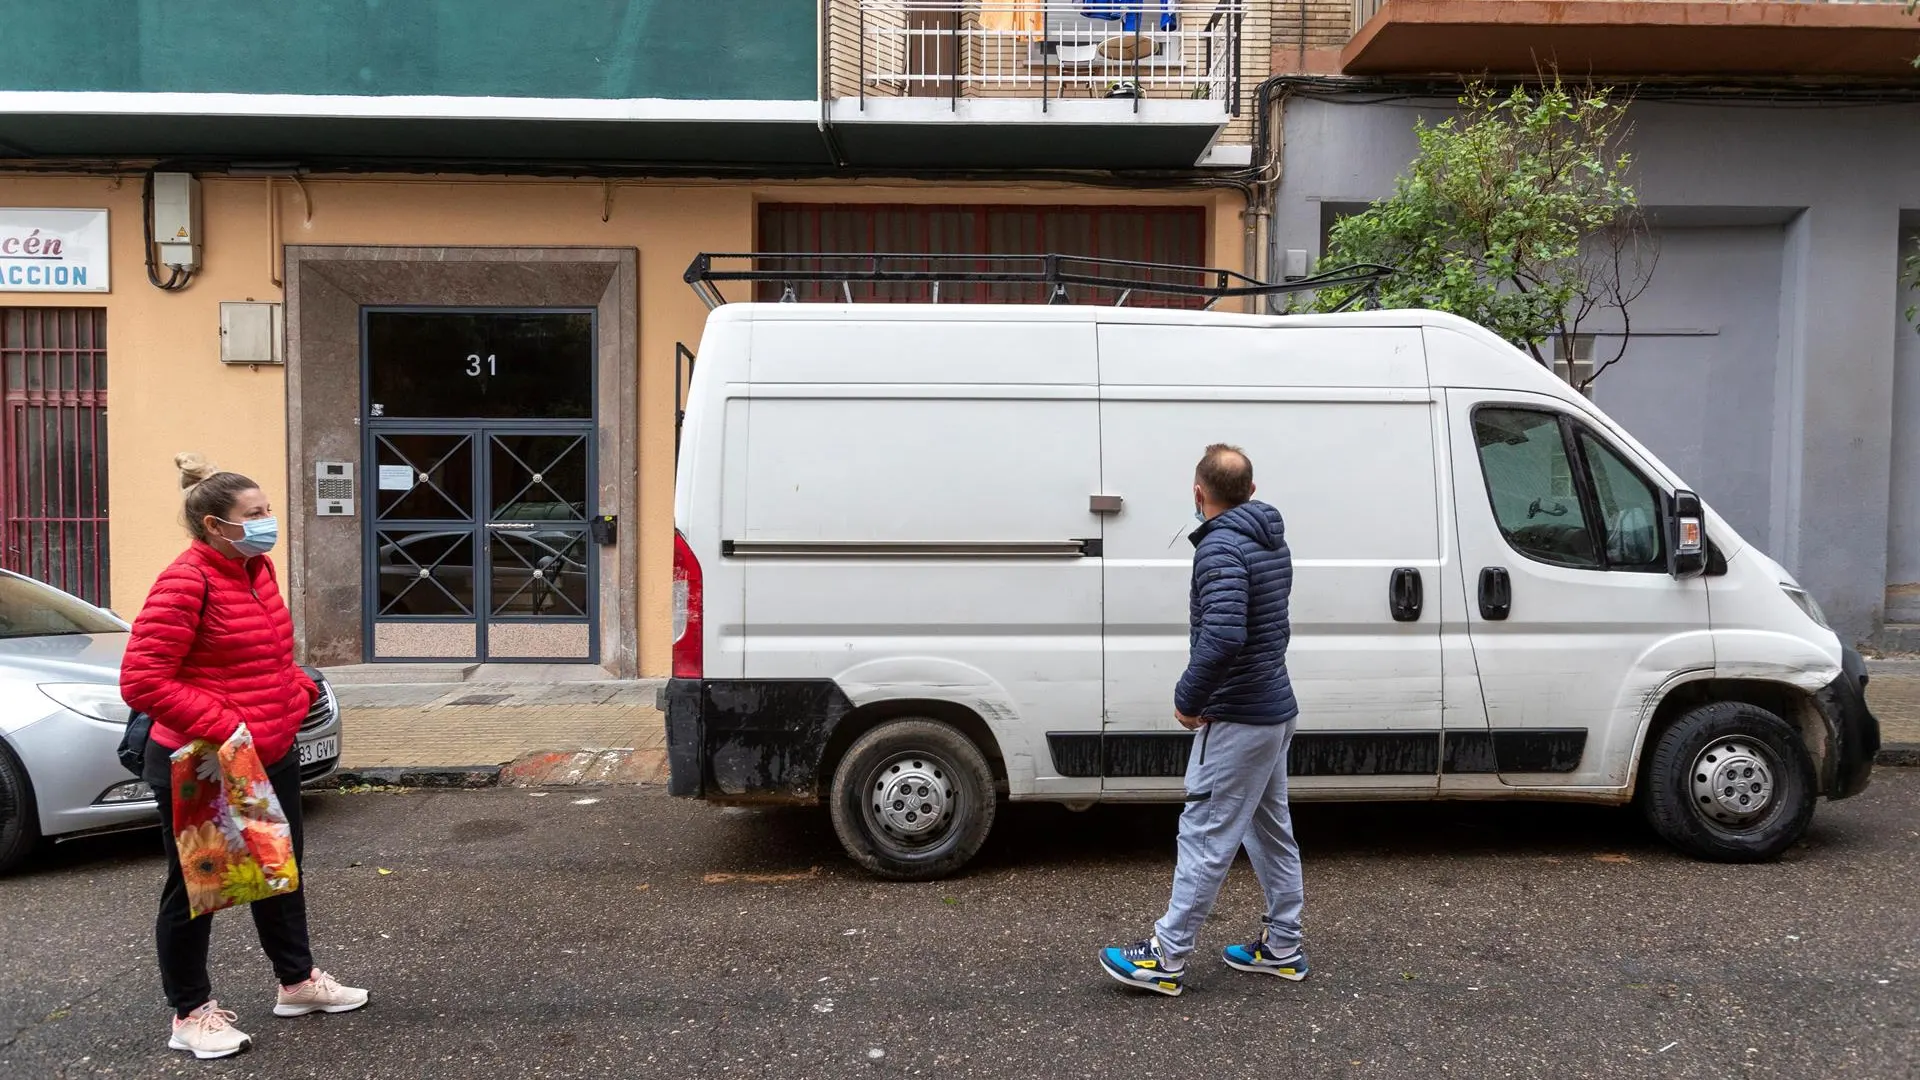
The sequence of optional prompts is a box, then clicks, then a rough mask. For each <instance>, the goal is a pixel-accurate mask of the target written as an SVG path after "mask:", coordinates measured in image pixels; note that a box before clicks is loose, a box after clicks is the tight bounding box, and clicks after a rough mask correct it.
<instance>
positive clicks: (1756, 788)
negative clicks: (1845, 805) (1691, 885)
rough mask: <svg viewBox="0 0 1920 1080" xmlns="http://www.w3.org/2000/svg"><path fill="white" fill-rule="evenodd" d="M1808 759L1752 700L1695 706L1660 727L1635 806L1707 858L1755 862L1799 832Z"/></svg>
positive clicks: (1804, 820) (1805, 818) (1678, 843)
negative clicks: (1665, 727) (1664, 728)
mask: <svg viewBox="0 0 1920 1080" xmlns="http://www.w3.org/2000/svg"><path fill="white" fill-rule="evenodd" d="M1815 798H1816V783H1815V779H1814V771H1813V758H1812V757H1811V756H1809V755H1808V753H1807V748H1806V747H1805V746H1804V745H1803V744H1802V743H1801V741H1800V734H1799V732H1796V731H1795V730H1793V728H1792V727H1791V726H1789V725H1788V724H1787V722H1786V721H1785V720H1782V719H1780V717H1778V716H1776V715H1774V714H1773V713H1771V712H1768V711H1767V710H1765V709H1762V708H1760V707H1759V706H1756V705H1749V704H1747V703H1745V702H1740V701H1721V702H1715V703H1714V704H1711V705H1702V706H1700V707H1699V708H1697V709H1694V710H1692V711H1691V712H1688V713H1687V714H1686V715H1684V716H1682V717H1680V719H1678V720H1676V721H1675V722H1674V723H1673V724H1672V726H1670V727H1668V728H1667V730H1666V731H1664V732H1662V733H1661V735H1660V739H1659V741H1658V742H1657V743H1656V744H1655V745H1654V747H1653V753H1652V755H1651V757H1650V758H1649V760H1648V764H1647V772H1646V784H1645V786H1644V787H1643V789H1642V791H1641V796H1640V802H1641V808H1642V810H1643V811H1644V812H1645V813H1646V816H1647V821H1648V823H1649V824H1651V825H1652V826H1653V829H1654V831H1655V832H1657V833H1659V834H1660V835H1661V836H1662V837H1663V838H1665V839H1666V841H1667V842H1668V843H1670V844H1672V845H1673V846H1675V847H1677V848H1679V849H1680V850H1682V851H1684V852H1686V853H1687V854H1689V855H1693V856H1696V857H1698V858H1702V859H1709V860H1712V861H1714V862H1761V861H1764V860H1767V859H1771V858H1774V857H1775V856H1777V855H1779V854H1780V853H1781V852H1783V851H1785V850H1787V848H1789V847H1791V846H1793V844H1794V843H1795V842H1797V841H1798V840H1799V839H1800V838H1801V837H1802V836H1804V835H1806V831H1807V825H1808V823H1810V822H1811V821H1812V820H1813V804H1814V800H1815Z"/></svg>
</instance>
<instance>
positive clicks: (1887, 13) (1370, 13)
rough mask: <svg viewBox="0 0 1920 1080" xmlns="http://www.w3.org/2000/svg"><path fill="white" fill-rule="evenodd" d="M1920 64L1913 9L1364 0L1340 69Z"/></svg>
mask: <svg viewBox="0 0 1920 1080" xmlns="http://www.w3.org/2000/svg"><path fill="white" fill-rule="evenodd" d="M1916 55H1920V20H1916V19H1915V18H1914V17H1913V16H1912V15H1910V14H1908V13H1907V11H1906V0H1840V2H1823V0H1813V2H1805V3H1781V2H1773V0H1710V2H1696V0H1355V3H1354V37H1353V39H1352V41H1350V42H1349V43H1348V44H1347V46H1346V48H1345V49H1344V50H1342V51H1341V53H1340V68H1341V70H1342V71H1344V72H1345V73H1347V74H1349V75H1424V74H1434V73H1443V72H1444V73H1458V72H1488V73H1491V74H1496V75H1530V74H1534V73H1536V72H1538V71H1540V70H1541V69H1542V68H1544V67H1548V66H1557V67H1558V68H1559V70H1561V71H1562V72H1566V73H1569V74H1576V75H1579V76H1581V77H1584V76H1586V75H1588V74H1593V75H1596V76H1632V77H1648V76H1662V75H1666V76H1720V77H1758V78H1769V77H1771V78H1780V77H1787V78H1821V77H1825V78H1845V79H1881V80H1890V81H1894V80H1897V81H1912V80H1914V79H1915V78H1916V77H1920V73H1916V72H1915V70H1914V68H1913V66H1912V61H1913V58H1914V57H1915V56H1916Z"/></svg>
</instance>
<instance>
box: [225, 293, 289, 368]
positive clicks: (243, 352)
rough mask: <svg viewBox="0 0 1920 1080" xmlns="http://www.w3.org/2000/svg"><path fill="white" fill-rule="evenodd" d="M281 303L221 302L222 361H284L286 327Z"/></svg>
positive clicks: (233, 362) (250, 362)
mask: <svg viewBox="0 0 1920 1080" xmlns="http://www.w3.org/2000/svg"><path fill="white" fill-rule="evenodd" d="M284 317H285V316H284V314H283V313H282V311H281V307H280V305H279V304H258V303H254V302H252V301H248V302H246V303H240V302H238V301H223V302H222V303H221V304H220V362H221V363H223V364H284V363H286V360H287V357H286V350H285V348H284V346H283V344H282V343H283V342H284V341H285V340H286V336H287V335H286V326H285V324H284V323H283V322H282V319H283V318H284Z"/></svg>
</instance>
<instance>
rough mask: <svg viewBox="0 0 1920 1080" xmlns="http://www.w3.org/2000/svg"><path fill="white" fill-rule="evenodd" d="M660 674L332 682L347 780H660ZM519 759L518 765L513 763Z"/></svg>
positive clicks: (663, 759)
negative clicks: (437, 774)
mask: <svg viewBox="0 0 1920 1080" xmlns="http://www.w3.org/2000/svg"><path fill="white" fill-rule="evenodd" d="M660 685H661V680H657V679H654V680H637V681H598V682H560V683H528V682H511V683H505V682H498V683H455V684H448V683H405V684H355V683H342V684H338V685H336V686H335V687H334V693H335V695H336V696H337V697H338V698H339V699H340V708H341V712H342V729H343V735H342V739H343V743H344V745H343V746H342V748H341V769H342V772H343V773H345V774H349V775H346V776H344V777H343V780H344V782H347V783H352V782H353V781H355V780H386V781H387V782H396V777H397V776H398V775H399V774H424V773H427V772H431V771H441V772H448V773H454V772H463V771H464V772H465V773H466V774H467V776H468V778H467V779H464V780H459V779H455V780H443V781H440V782H445V783H487V782H491V779H490V778H489V777H490V774H491V773H493V772H495V771H497V770H498V769H499V768H500V767H501V766H508V767H509V771H508V775H507V777H506V780H507V781H508V782H516V781H517V782H524V783H535V784H544V783H595V782H637V783H650V782H660V781H663V780H664V778H665V770H666V757H667V742H666V728H665V726H664V724H663V722H662V718H661V716H660V713H659V712H658V711H657V710H656V709H654V707H653V699H654V692H655V690H657V689H658V688H659V686H660ZM516 763H517V764H516Z"/></svg>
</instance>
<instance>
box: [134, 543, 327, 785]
mask: <svg viewBox="0 0 1920 1080" xmlns="http://www.w3.org/2000/svg"><path fill="white" fill-rule="evenodd" d="M319 693H320V691H319V690H318V689H317V688H316V687H315V686H314V685H313V680H312V679H309V678H308V677H307V673H306V672H304V671H302V670H300V666H299V665H298V664H295V663H294V662H293V617H292V616H291V615H289V614H287V605H286V604H285V602H283V601H282V600H281V599H280V587H279V583H278V582H277V581H276V580H275V578H274V574H273V561H272V560H271V559H268V558H267V557H266V556H264V555H262V556H256V557H254V558H251V559H246V560H240V559H230V558H227V557H226V556H225V555H222V554H220V553H219V552H217V551H215V550H214V549H213V548H211V547H209V546H207V545H206V544H204V543H201V542H200V541H198V540H196V541H194V543H193V546H192V547H190V548H188V549H187V550H186V551H185V552H184V553H182V554H181V556H180V557H179V558H177V559H175V560H173V565H171V566H169V567H167V568H166V570H165V571H163V572H162V573H161V575H160V580H158V581H156V582H154V583H153V591H152V592H150V593H148V594H147V604H146V606H145V607H144V608H141V609H140V617H139V618H137V619H135V620H134V621H133V636H132V638H131V639H129V640H128V642H127V652H126V656H125V657H124V658H123V659H122V660H121V661H120V696H121V698H123V699H124V700H125V701H126V703H127V706H128V707H129V708H131V709H133V710H135V711H137V712H143V713H146V714H147V715H148V716H151V717H153V740H154V741H155V742H157V743H159V744H160V745H161V746H164V747H166V748H167V749H169V750H178V749H180V748H181V747H183V746H185V745H187V743H189V742H191V741H193V740H194V739H212V740H214V741H215V742H223V741H225V740H226V738H227V737H228V736H230V735H232V734H233V732H234V729H235V728H237V727H239V726H240V724H242V723H245V724H246V725H247V730H248V731H250V732H252V733H253V742H254V748H255V749H256V750H258V751H259V753H260V760H261V761H262V762H264V763H265V764H268V765H271V764H273V763H274V762H277V761H279V760H280V759H281V758H282V757H284V756H285V755H286V753H287V751H288V750H290V749H292V748H293V740H294V736H295V735H296V734H298V733H299V731H300V721H301V720H302V719H303V718H304V717H305V716H306V714H307V709H308V708H309V707H311V706H312V704H313V702H314V699H315V698H317V697H318V696H319Z"/></svg>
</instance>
